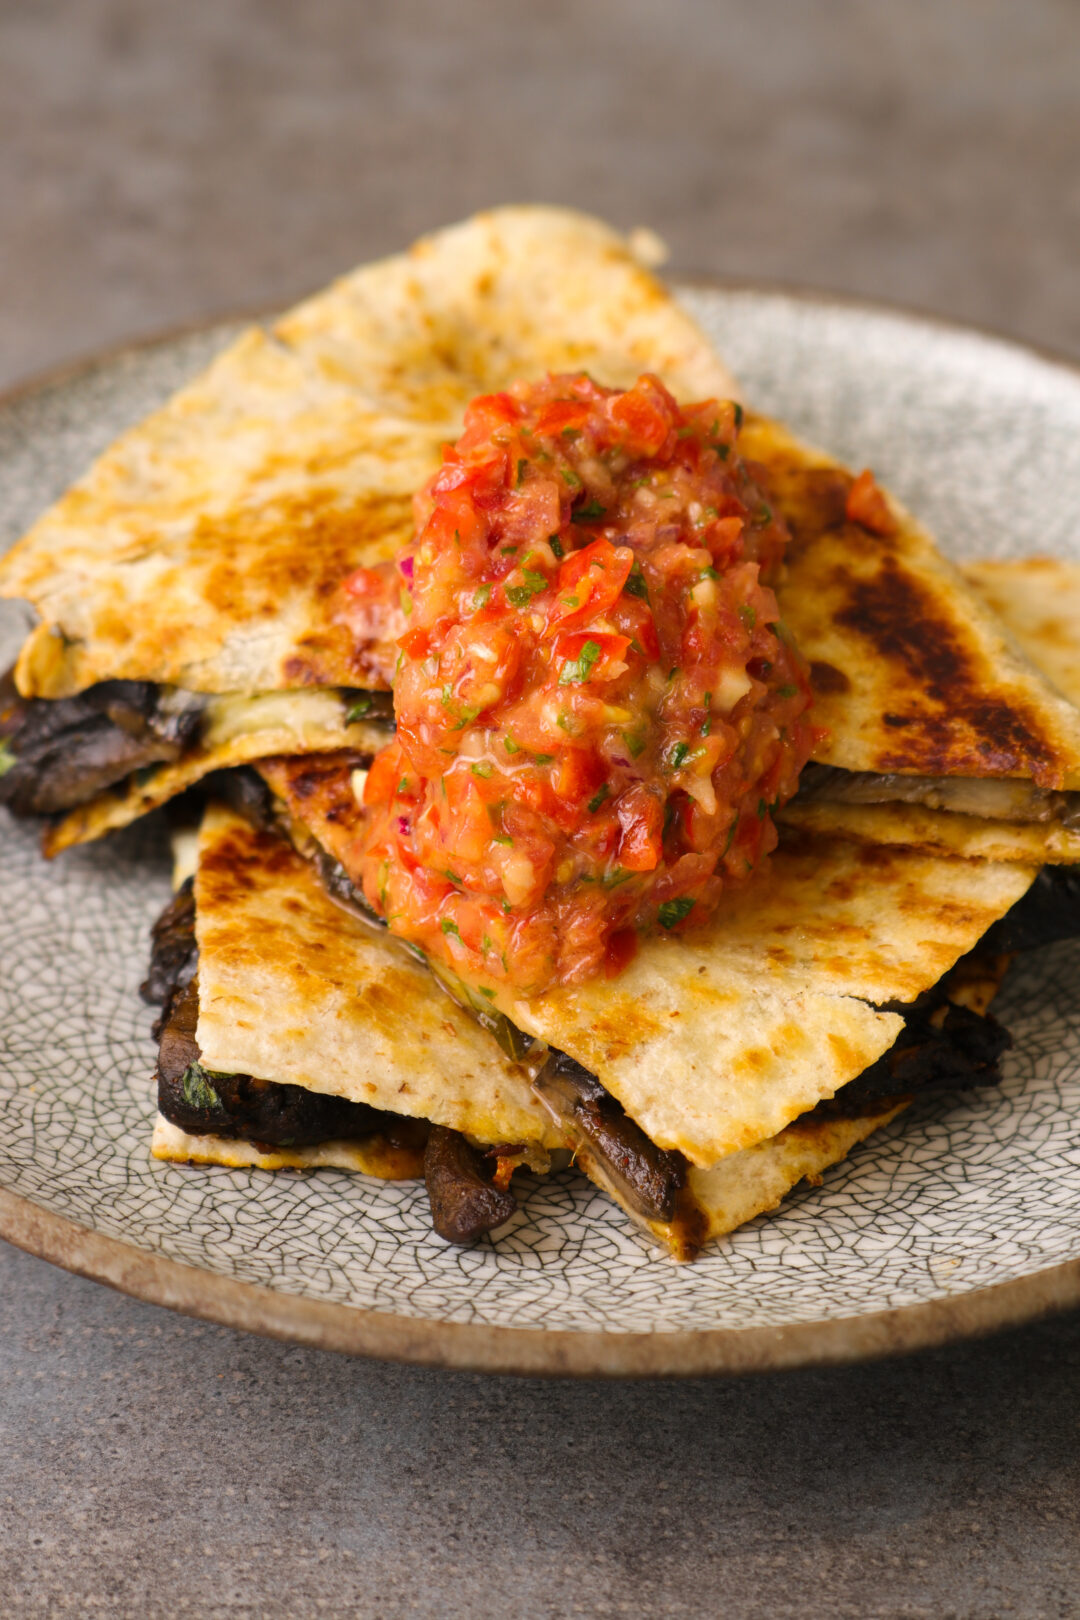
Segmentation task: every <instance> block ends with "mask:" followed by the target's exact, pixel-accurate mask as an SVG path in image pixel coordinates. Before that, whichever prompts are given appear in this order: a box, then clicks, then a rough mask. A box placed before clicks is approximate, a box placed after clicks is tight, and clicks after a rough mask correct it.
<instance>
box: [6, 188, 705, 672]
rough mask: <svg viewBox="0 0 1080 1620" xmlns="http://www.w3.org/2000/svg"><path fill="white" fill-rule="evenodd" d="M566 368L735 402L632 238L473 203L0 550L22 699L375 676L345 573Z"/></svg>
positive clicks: (379, 555)
mask: <svg viewBox="0 0 1080 1620" xmlns="http://www.w3.org/2000/svg"><path fill="white" fill-rule="evenodd" d="M567 369H571V370H580V369H585V370H588V371H590V372H592V373H593V374H594V375H595V376H596V377H597V378H598V379H599V380H600V381H603V382H608V383H613V384H620V383H621V384H626V383H629V382H632V381H634V380H635V379H636V377H637V376H638V374H639V373H640V372H642V371H645V370H648V371H655V372H658V373H659V374H660V375H661V376H662V377H663V378H664V379H665V381H666V382H668V384H669V385H670V386H671V388H672V389H673V391H674V392H675V393H676V394H678V395H680V396H681V397H682V398H684V399H685V398H688V397H689V398H700V397H704V396H708V395H714V394H720V395H730V394H731V393H732V392H733V391H734V384H733V383H732V381H731V378H730V377H729V376H728V374H727V372H726V371H725V370H724V368H723V366H721V364H720V363H719V361H718V360H717V359H716V357H715V356H714V354H713V353H712V350H711V349H710V347H709V344H708V342H707V341H706V339H705V337H704V336H703V334H702V333H701V332H700V330H699V329H698V327H697V326H696V324H695V323H694V322H693V321H692V320H691V319H690V317H689V316H688V315H686V314H685V313H684V312H683V311H682V310H681V309H680V308H679V307H678V305H677V304H676V303H675V301H674V299H673V298H672V296H671V294H670V293H668V292H667V291H666V290H665V289H664V288H663V287H662V286H661V285H660V283H659V282H657V281H656V280H655V278H654V277H653V276H652V275H650V274H649V273H648V271H647V270H645V269H644V268H643V267H642V265H641V264H640V263H639V262H638V261H637V259H635V257H634V254H633V253H632V251H631V249H630V247H629V245H628V244H627V242H626V241H625V240H624V239H623V238H622V237H620V236H618V235H617V234H616V233H615V232H614V231H611V230H609V229H608V227H606V226H604V225H601V224H600V223H599V222H598V221H596V220H592V219H589V218H587V217H586V216H584V215H581V214H576V213H571V212H569V211H567V210H563V209H556V208H504V209H497V210H495V211H493V212H491V213H489V214H481V215H478V216H476V217H475V218H474V219H471V220H468V221H466V222H465V223H464V224H462V225H457V226H454V227H452V228H451V229H449V230H445V231H440V232H438V233H436V234H435V235H433V236H429V237H425V238H423V239H422V240H421V241H420V242H418V243H416V244H415V246H414V247H413V248H411V249H410V250H409V251H408V252H407V253H402V254H398V255H396V256H395V257H393V258H391V259H387V260H384V261H382V262H381V263H379V264H375V265H370V266H366V267H365V268H363V269H361V270H358V271H356V272H355V273H354V274H353V275H351V276H349V277H347V278H346V279H345V280H344V281H341V282H338V283H336V284H335V286H333V287H332V288H330V289H329V291H327V292H325V293H322V294H320V295H318V296H317V297H315V298H313V299H311V300H309V301H308V302H306V303H304V304H301V305H300V306H299V308H298V309H296V310H294V311H293V312H292V313H291V314H289V315H286V316H285V317H284V318H283V319H282V320H280V321H279V322H278V323H277V325H276V327H275V329H274V332H273V334H267V333H265V332H262V331H260V330H257V329H251V330H249V331H247V332H245V333H244V334H243V336H241V337H240V338H239V339H238V340H237V341H236V342H235V343H234V344H233V345H232V346H231V347H230V348H229V349H228V350H227V351H226V352H225V353H224V354H223V355H221V356H220V357H219V359H218V360H216V361H215V362H214V364H213V365H212V366H211V367H210V368H209V370H208V371H206V372H205V373H204V374H203V375H202V376H201V377H199V378H197V379H196V380H195V381H194V382H193V383H191V384H190V385H189V386H188V387H186V388H185V389H183V390H181V392H180V393H179V394H177V395H176V396H174V398H173V399H171V400H170V401H169V402H168V403H167V404H166V405H165V406H164V407H163V408H162V409H161V410H159V411H157V412H156V413H155V414H154V415H152V416H151V417H149V418H148V419H147V420H146V421H145V422H143V423H141V424H139V426H137V427H135V428H132V429H131V430H130V431H129V432H127V433H125V434H123V435H122V436H121V438H120V439H118V440H117V442H116V443H115V444H114V445H113V446H112V448H111V449H110V450H108V451H106V452H105V454H104V455H103V456H102V457H101V458H100V460H99V461H98V462H96V463H95V465H94V466H93V467H92V468H91V469H90V470H89V472H88V473H87V474H86V475H85V477H83V478H82V479H80V481H79V482H78V483H77V484H75V485H74V486H73V488H72V489H70V490H69V491H68V493H67V494H66V495H64V496H63V497H62V498H61V499H60V500H59V501H58V502H57V503H56V505H55V506H53V507H52V508H51V509H50V510H49V511H48V512H46V513H45V515H44V516H43V517H42V518H40V519H39V520H38V522H37V523H36V524H35V525H34V527H33V528H32V529H31V530H30V532H29V533H28V534H27V535H26V536H25V537H24V538H23V539H22V540H21V541H20V542H19V543H18V544H17V545H16V546H15V547H14V548H13V550H12V551H11V552H10V553H9V554H8V556H7V557H6V558H5V559H4V560H3V561H2V562H0V594H2V595H5V596H17V597H25V598H26V599H27V600H29V601H30V602H32V603H33V605H34V606H35V607H36V608H37V610H38V612H39V613H40V615H41V620H42V622H41V624H40V626H39V627H38V628H37V629H36V630H35V631H34V632H33V633H32V634H31V636H30V637H29V639H28V641H27V642H26V644H25V646H24V647H23V650H22V653H21V656H20V658H19V663H18V668H17V680H18V685H19V690H20V691H21V692H22V693H23V695H24V696H39V697H62V696H65V695H68V694H70V693H73V692H77V691H80V690H81V689H83V688H84V687H86V686H89V685H92V684H93V683H94V682H96V681H100V680H104V679H116V678H127V679H134V680H147V681H154V682H158V683H165V684H169V685H175V686H182V687H186V688H189V689H191V690H195V691H201V692H216V693H224V692H243V693H246V694H252V693H257V692H268V691H276V690H279V689H294V688H297V687H303V686H311V685H322V686H352V687H355V686H363V685H366V684H380V685H385V681H384V680H382V679H381V678H380V674H379V671H377V670H372V669H371V667H370V666H369V665H368V664H367V663H366V662H365V658H364V652H363V649H362V648H361V647H358V645H357V641H356V638H355V636H354V635H353V634H352V632H351V631H350V630H349V629H348V628H347V626H346V625H345V624H344V623H343V622H342V619H341V615H340V610H341V606H342V599H341V595H340V587H341V582H342V580H343V579H344V578H345V576H346V575H348V574H349V573H350V572H351V571H352V570H353V569H355V568H357V567H359V566H361V565H364V566H367V565H370V564H372V563H375V562H377V561H379V560H381V559H384V558H387V557H390V556H392V555H393V554H394V553H395V552H396V551H397V550H398V549H399V547H400V546H401V545H402V544H403V542H404V541H405V540H407V539H408V538H409V535H410V532H411V522H412V519H411V497H412V495H413V493H414V491H415V490H416V489H417V488H418V487H419V486H420V485H421V484H422V483H423V482H424V480H425V479H426V478H427V477H428V476H429V474H430V473H431V472H432V471H434V469H435V468H436V466H437V465H438V462H439V452H440V446H441V444H442V443H443V442H444V441H445V440H446V439H448V438H454V437H456V436H457V434H458V433H459V432H460V429H461V425H462V416H463V413H464V407H465V405H466V403H467V402H468V400H469V399H471V398H472V397H474V396H475V395H477V394H481V393H486V392H490V391H492V390H497V389H499V388H502V387H505V386H506V385H507V384H508V383H510V382H512V381H514V380H515V379H517V378H523V377H524V378H528V377H538V376H541V375H543V374H544V373H545V372H546V371H548V370H556V371H559V370H567Z"/></svg>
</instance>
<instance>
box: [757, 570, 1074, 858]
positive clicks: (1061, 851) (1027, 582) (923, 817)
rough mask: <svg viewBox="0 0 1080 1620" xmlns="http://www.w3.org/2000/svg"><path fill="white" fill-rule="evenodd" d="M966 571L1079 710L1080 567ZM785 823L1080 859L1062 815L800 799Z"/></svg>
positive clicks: (926, 846) (870, 837) (935, 850)
mask: <svg viewBox="0 0 1080 1620" xmlns="http://www.w3.org/2000/svg"><path fill="white" fill-rule="evenodd" d="M961 571H962V573H963V575H964V578H965V580H966V581H967V582H968V584H969V585H970V586H971V587H972V589H973V590H974V591H975V592H976V593H977V594H978V596H979V597H980V598H981V599H982V601H983V602H984V603H985V605H986V606H987V607H988V608H989V609H990V610H991V611H992V612H993V613H995V614H996V615H997V617H998V618H999V619H1000V621H1001V623H1002V624H1003V625H1004V626H1005V628H1006V630H1007V631H1008V632H1009V633H1010V634H1011V635H1012V636H1013V638H1014V639H1015V641H1016V642H1017V644H1018V645H1019V646H1020V647H1021V648H1022V649H1023V651H1024V653H1025V654H1026V655H1027V657H1028V658H1029V659H1030V660H1031V662H1032V663H1033V664H1034V665H1035V666H1036V667H1037V668H1038V669H1039V670H1040V671H1041V673H1042V674H1043V675H1045V676H1046V677H1047V679H1048V680H1049V681H1051V682H1052V683H1053V685H1054V686H1055V687H1056V689H1057V690H1058V692H1060V693H1061V694H1062V696H1063V697H1065V698H1066V699H1068V701H1069V702H1070V703H1071V704H1074V705H1075V704H1080V564H1076V563H1068V562H1061V561H1058V560H1056V559H1053V558H1049V557H1032V558H1024V559H1020V560H1017V561H1012V562H975V563H965V564H964V565H963V567H962V570H961ZM989 808H990V807H989V806H988V809H989ZM778 819H779V820H781V821H782V822H784V823H786V824H787V825H789V826H793V827H801V828H803V829H806V830H808V831H811V832H827V833H834V834H838V835H841V836H843V837H848V838H857V839H860V840H862V841H863V842H865V843H875V844H893V845H901V846H905V847H907V848H910V849H918V850H922V851H923V852H924V853H927V854H936V855H958V856H963V857H965V858H967V859H973V860H991V861H1021V862H1023V861H1037V862H1039V863H1040V864H1051V865H1072V864H1075V863H1076V862H1078V861H1080V829H1078V828H1075V827H1068V826H1064V825H1062V823H1061V820H1060V809H1059V810H1058V811H1057V812H1054V813H1050V812H1048V813H1047V819H1044V820H1042V821H1011V820H1009V819H1008V818H1007V817H1000V816H994V815H991V814H987V815H985V816H978V815H969V814H958V813H956V812H955V811H947V810H942V809H931V808H930V807H928V806H926V805H917V804H903V803H887V804H844V803H840V802H837V801H835V800H833V801H828V800H820V799H803V798H797V799H795V800H793V801H792V802H791V803H790V804H788V805H786V806H785V807H784V808H783V810H781V812H780V814H779V817H778Z"/></svg>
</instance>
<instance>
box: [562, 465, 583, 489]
mask: <svg viewBox="0 0 1080 1620" xmlns="http://www.w3.org/2000/svg"><path fill="white" fill-rule="evenodd" d="M563 483H564V484H566V485H568V486H569V488H570V489H580V488H581V479H580V478H579V477H578V475H577V473H576V472H570V471H569V469H568V468H566V467H564V468H563Z"/></svg>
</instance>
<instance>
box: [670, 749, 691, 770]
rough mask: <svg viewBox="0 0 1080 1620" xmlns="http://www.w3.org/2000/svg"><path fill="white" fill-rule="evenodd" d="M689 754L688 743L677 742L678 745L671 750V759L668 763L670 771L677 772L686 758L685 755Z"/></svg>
mask: <svg viewBox="0 0 1080 1620" xmlns="http://www.w3.org/2000/svg"><path fill="white" fill-rule="evenodd" d="M689 752H690V744H689V743H684V742H678V743H676V744H675V746H674V748H673V749H672V750H671V759H670V761H669V763H670V766H671V769H672V770H673V771H677V770H678V768H679V766H680V765H681V764H682V762H683V760H684V759H685V758H686V756H687V754H688V753H689Z"/></svg>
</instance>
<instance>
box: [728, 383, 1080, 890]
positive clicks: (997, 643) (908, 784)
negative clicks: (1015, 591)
mask: <svg viewBox="0 0 1080 1620" xmlns="http://www.w3.org/2000/svg"><path fill="white" fill-rule="evenodd" d="M740 450H741V453H742V454H744V455H745V456H746V457H747V458H748V460H749V461H750V463H751V464H752V465H754V466H755V467H756V468H757V469H758V470H759V476H760V477H761V479H762V481H763V483H764V484H765V486H766V488H767V489H768V491H769V496H770V499H771V500H772V501H773V502H774V504H775V506H776V508H777V510H779V512H781V513H782V515H783V517H784V518H785V520H786V522H787V524H788V527H789V529H790V531H791V543H790V545H789V547H788V552H787V572H786V578H785V579H784V581H783V582H782V584H781V586H780V588H779V592H778V596H779V602H780V607H781V611H782V613H783V617H784V622H785V624H786V625H787V627H788V629H789V630H790V632H791V634H792V636H793V638H794V640H795V642H796V644H797V645H798V647H799V649H800V651H801V652H802V654H803V656H804V657H805V658H806V659H807V660H808V662H809V665H810V672H811V683H812V686H813V690H814V694H815V704H814V719H815V722H816V723H818V724H819V725H821V726H822V727H823V728H826V729H827V732H828V735H827V736H826V737H825V738H823V739H822V741H821V742H820V743H819V745H818V746H817V747H816V748H815V750H814V754H813V757H812V763H811V765H810V766H809V767H808V768H807V770H806V771H805V772H804V773H803V777H802V779H801V781H800V791H799V794H798V796H797V797H796V798H795V799H794V800H792V801H791V802H790V803H789V804H787V805H786V806H784V807H783V809H782V810H781V811H780V812H779V815H780V817H781V818H782V819H783V820H784V821H785V822H787V823H788V824H789V825H792V826H804V827H807V828H811V829H812V830H814V831H815V832H836V833H839V834H847V833H850V834H852V835H853V836H860V837H864V838H869V837H870V836H871V832H872V828H873V826H874V825H875V823H877V824H879V825H880V827H881V838H880V841H881V842H883V843H891V844H904V843H908V842H910V844H911V845H912V847H916V848H922V847H927V845H926V843H925V832H926V827H925V818H924V817H922V816H920V815H919V814H911V813H910V812H912V811H916V812H918V811H932V812H934V813H935V814H937V815H939V816H940V817H941V818H942V821H941V826H942V838H941V842H940V843H939V844H938V843H935V844H934V845H933V846H932V847H934V848H940V849H941V850H942V851H943V852H947V853H952V854H965V855H973V856H980V857H982V858H989V859H995V858H1004V859H1013V860H1024V859H1030V858H1032V856H1033V855H1034V858H1036V859H1041V860H1047V859H1053V860H1068V859H1076V858H1078V856H1080V839H1077V838H1076V837H1075V829H1074V828H1073V827H1072V825H1071V821H1072V819H1073V817H1074V816H1076V815H1080V799H1077V798H1075V797H1074V794H1075V791H1076V790H1077V788H1080V712H1078V711H1077V709H1076V708H1075V707H1074V705H1073V704H1072V703H1070V702H1069V701H1068V699H1067V697H1066V696H1065V695H1063V693H1062V692H1061V691H1060V690H1058V688H1057V687H1056V686H1054V685H1051V684H1050V682H1049V681H1048V680H1047V679H1046V678H1045V676H1044V675H1043V674H1042V673H1041V672H1040V670H1039V669H1037V668H1036V667H1035V663H1034V662H1032V661H1031V660H1032V659H1033V658H1034V659H1036V660H1037V658H1038V648H1037V644H1036V639H1035V638H1031V637H1029V638H1028V639H1027V641H1026V642H1025V641H1024V637H1023V633H1022V631H1021V633H1020V634H1019V635H1017V634H1015V633H1014V631H1013V627H1012V624H1011V621H1010V620H1009V619H1008V618H1006V619H1005V622H1003V621H1002V619H1001V618H999V617H998V616H997V614H996V613H995V612H994V611H992V609H991V607H990V606H988V605H987V602H986V600H984V597H983V595H981V594H980V593H979V592H978V591H977V590H975V589H973V588H972V585H971V584H970V583H968V581H966V580H965V579H964V577H963V576H962V574H961V573H960V571H959V570H957V569H955V568H953V567H952V566H951V565H950V564H949V563H947V562H946V561H945V560H944V559H943V558H942V557H941V555H940V553H939V552H938V550H937V548H936V546H935V544H934V542H933V540H932V539H931V538H930V536H929V535H928V534H927V532H926V530H925V529H924V528H922V526H921V525H920V524H919V523H918V522H917V521H916V520H915V519H914V518H913V517H912V515H911V514H910V513H909V512H907V511H906V510H905V509H904V508H903V507H902V506H901V504H900V503H899V502H898V501H896V500H895V499H894V498H893V497H891V496H890V495H888V494H887V492H885V491H883V490H881V489H880V488H879V487H878V486H877V485H876V484H874V483H873V481H872V480H871V479H869V475H867V474H862V475H860V477H859V478H858V479H856V478H854V477H853V476H852V474H851V473H849V472H848V471H847V470H846V469H844V468H843V467H841V466H839V465H838V464H837V463H836V462H835V461H833V460H832V459H831V458H830V457H828V456H826V455H824V454H823V453H821V452H820V451H818V450H815V449H812V448H809V447H807V446H806V445H804V444H802V443H801V442H800V441H798V440H797V439H795V438H794V437H793V436H792V435H791V434H790V433H789V432H788V431H787V430H786V429H784V428H783V427H781V426H779V425H778V424H777V423H775V422H771V421H767V420H765V419H762V418H758V417H754V416H753V415H748V416H747V418H746V422H745V425H744V428H743V432H742V435H741V439H740ZM1017 628H1019V627H1017ZM1025 655H1026V656H1025ZM856 807H857V811H858V813H855V814H853V813H852V812H853V810H855V809H856ZM952 817H955V818H956V820H955V822H954V821H952V820H946V819H945V818H952ZM1003 824H1006V825H1003ZM1014 828H1016V829H1024V830H1023V831H1017V832H1016V833H1015V835H1014V834H1013V829H1014Z"/></svg>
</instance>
